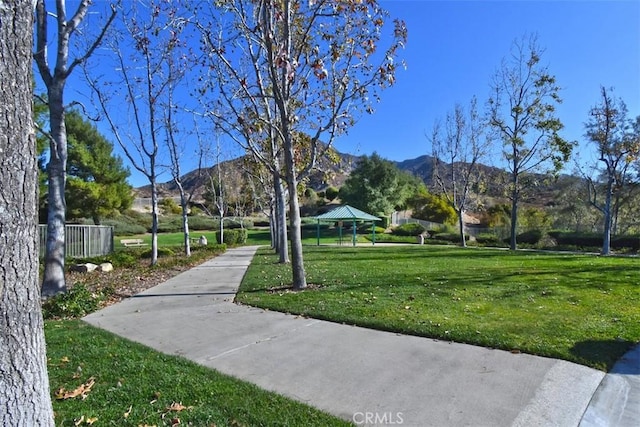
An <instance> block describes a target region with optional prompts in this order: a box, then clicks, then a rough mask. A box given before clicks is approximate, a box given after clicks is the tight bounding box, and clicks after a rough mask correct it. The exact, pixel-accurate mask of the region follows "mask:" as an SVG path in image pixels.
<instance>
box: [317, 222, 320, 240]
mask: <svg viewBox="0 0 640 427" xmlns="http://www.w3.org/2000/svg"><path fill="white" fill-rule="evenodd" d="M316 239H317V241H318V246H320V220H318V226H317V227H316Z"/></svg>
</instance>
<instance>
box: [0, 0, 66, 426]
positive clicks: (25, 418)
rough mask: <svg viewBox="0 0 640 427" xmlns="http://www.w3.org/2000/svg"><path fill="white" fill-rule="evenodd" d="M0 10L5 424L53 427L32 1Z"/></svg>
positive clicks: (0, 385) (0, 364)
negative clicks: (41, 260) (41, 263)
mask: <svg viewBox="0 0 640 427" xmlns="http://www.w3.org/2000/svg"><path fill="white" fill-rule="evenodd" d="M5 6H7V5H6V4H3V5H2V7H0V81H2V91H0V164H2V168H0V188H1V189H2V190H0V191H1V192H2V197H1V198H0V230H1V232H0V402H2V403H0V424H1V425H3V426H36V425H37V426H54V425H55V424H54V421H53V408H52V407H51V397H50V394H49V380H48V378H47V355H46V350H45V340H44V330H43V327H44V324H43V320H42V312H41V308H40V292H39V288H38V243H37V242H38V229H37V216H36V212H37V197H38V176H37V166H36V138H35V134H34V126H33V118H32V96H33V91H32V80H31V79H32V73H31V64H32V56H31V48H32V40H33V39H32V35H31V31H32V28H33V27H32V24H33V3H32V1H31V0H14V1H13V2H12V3H11V5H10V7H5Z"/></svg>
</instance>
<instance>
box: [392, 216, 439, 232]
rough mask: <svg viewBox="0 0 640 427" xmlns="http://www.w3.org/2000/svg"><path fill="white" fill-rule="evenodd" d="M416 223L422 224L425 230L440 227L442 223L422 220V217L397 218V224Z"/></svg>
mask: <svg viewBox="0 0 640 427" xmlns="http://www.w3.org/2000/svg"><path fill="white" fill-rule="evenodd" d="M416 223H417V224H420V225H422V226H423V227H424V228H425V229H427V230H435V229H437V228H440V227H442V224H439V223H437V222H431V221H424V220H422V219H416V218H398V219H397V224H398V225H402V224H416Z"/></svg>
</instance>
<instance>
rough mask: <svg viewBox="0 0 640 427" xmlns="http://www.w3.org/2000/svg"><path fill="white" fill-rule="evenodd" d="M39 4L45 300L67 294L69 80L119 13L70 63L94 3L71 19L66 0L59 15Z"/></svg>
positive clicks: (59, 3) (59, 1) (84, 3)
mask: <svg viewBox="0 0 640 427" xmlns="http://www.w3.org/2000/svg"><path fill="white" fill-rule="evenodd" d="M34 3H35V4H36V50H35V52H34V53H33V57H34V59H35V62H36V65H37V68H38V71H39V73H40V77H41V78H42V81H43V82H44V84H45V86H46V87H47V103H48V105H49V126H50V132H49V133H48V139H49V144H50V145H49V163H48V165H47V172H48V175H49V186H48V189H49V191H48V203H47V204H48V214H47V216H48V218H47V242H46V253H45V260H44V273H43V280H42V295H43V296H45V297H49V296H53V295H55V294H58V293H61V292H65V291H66V283H65V278H64V255H65V250H64V248H65V217H66V210H67V207H66V203H65V184H66V173H67V133H66V128H65V104H64V88H65V85H66V83H67V79H68V78H69V76H70V75H71V73H72V72H73V70H74V69H75V67H77V66H78V65H80V64H83V63H85V62H86V61H87V59H88V58H89V57H90V56H91V55H92V54H93V52H94V51H95V49H96V48H97V47H98V46H99V45H100V43H101V42H102V39H103V37H104V35H105V33H106V31H107V29H108V28H109V26H110V25H111V23H112V22H113V19H114V18H115V14H116V9H115V8H112V11H111V12H112V13H111V15H110V16H109V18H108V19H107V21H106V23H105V25H104V27H102V30H101V31H100V33H99V34H98V36H97V37H96V38H95V40H94V41H93V43H91V44H90V45H89V47H88V48H87V49H86V50H85V52H84V53H83V54H82V55H80V56H77V57H76V58H75V59H73V60H72V61H71V62H70V61H69V59H70V58H69V50H70V48H69V43H70V40H71V36H72V35H73V34H74V33H75V32H76V30H78V28H79V26H80V24H81V23H82V21H83V20H84V19H85V17H86V16H87V13H88V11H89V5H90V4H91V0H81V1H80V2H79V4H78V8H77V9H76V12H75V13H74V14H73V16H72V17H71V19H69V20H67V8H66V3H65V1H64V0H56V1H55V4H56V13H55V14H50V13H49V12H48V11H47V8H46V3H47V2H46V1H45V0H35V1H34ZM51 17H53V18H54V19H55V21H56V24H57V31H56V32H55V35H56V38H57V43H56V56H55V65H54V67H53V69H52V68H51V66H50V64H49V54H48V44H49V42H48V39H49V37H50V36H51V33H50V32H49V31H48V19H49V18H51Z"/></svg>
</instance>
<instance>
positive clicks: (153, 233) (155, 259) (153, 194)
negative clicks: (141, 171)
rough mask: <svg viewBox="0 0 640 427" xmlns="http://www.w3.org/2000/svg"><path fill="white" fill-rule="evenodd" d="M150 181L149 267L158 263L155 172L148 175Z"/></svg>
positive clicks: (156, 185)
mask: <svg viewBox="0 0 640 427" xmlns="http://www.w3.org/2000/svg"><path fill="white" fill-rule="evenodd" d="M149 178H150V179H149V181H151V265H156V264H157V263H158V184H157V183H156V175H155V170H153V169H152V172H151V173H150V174H149Z"/></svg>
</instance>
